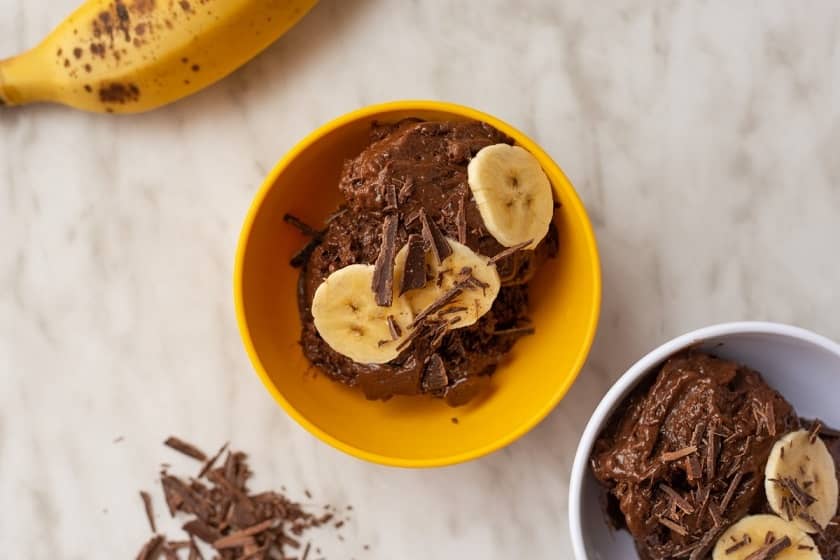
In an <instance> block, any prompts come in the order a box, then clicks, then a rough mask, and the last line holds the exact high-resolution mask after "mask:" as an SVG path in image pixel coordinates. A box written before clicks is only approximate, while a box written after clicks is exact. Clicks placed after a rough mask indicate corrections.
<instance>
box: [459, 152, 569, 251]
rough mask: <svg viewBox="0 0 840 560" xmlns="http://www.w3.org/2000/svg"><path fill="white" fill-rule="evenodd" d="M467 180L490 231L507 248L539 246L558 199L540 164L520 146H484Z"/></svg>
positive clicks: (470, 169)
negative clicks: (555, 198) (526, 243)
mask: <svg viewBox="0 0 840 560" xmlns="http://www.w3.org/2000/svg"><path fill="white" fill-rule="evenodd" d="M467 181H468V182H469V184H470V190H472V193H473V196H474V197H475V203H476V205H477V206H478V211H479V213H480V214H481V219H482V220H483V221H484V226H485V227H486V228H487V231H489V232H490V234H491V235H492V236H493V237H495V238H496V240H497V241H498V242H499V243H501V244H502V245H504V246H506V247H513V246H514V245H519V244H521V243H525V242H526V241H531V242H532V243H530V244H529V245H528V247H527V248H528V249H533V248H534V247H536V246H537V243H539V242H540V241H541V240H542V238H543V237H545V235H546V233H548V227H549V225H550V224H551V218H552V216H553V215H554V198H553V197H552V194H551V183H549V181H548V177H546V175H545V172H544V171H543V170H542V167H541V166H540V163H539V162H538V161H537V159H536V158H535V157H534V156H533V155H531V153H530V152H528V150H525V149H524V148H520V147H519V146H509V145H507V144H494V145H492V146H487V147H486V148H482V149H481V150H479V152H478V153H477V154H476V156H475V157H474V158H473V159H472V160H471V161H470V164H469V166H467Z"/></svg>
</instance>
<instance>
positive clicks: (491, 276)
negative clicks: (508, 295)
mask: <svg viewBox="0 0 840 560" xmlns="http://www.w3.org/2000/svg"><path fill="white" fill-rule="evenodd" d="M415 240H416V237H415V239H410V240H409V242H408V243H406V244H405V246H403V248H402V249H400V251H399V252H398V253H397V256H396V257H395V259H394V267H395V268H394V285H395V286H397V287H398V289H399V290H400V291H401V293H402V297H404V298H405V299H406V300H408V303H409V305H410V306H411V311H412V312H413V313H414V314H415V316H417V317H420V318H423V317H426V318H435V319H440V320H445V321H447V322H448V326H449V328H452V329H458V328H461V327H466V326H469V325H472V324H473V323H475V322H476V321H478V320H479V319H480V318H481V316H482V315H484V314H485V313H487V312H488V311H489V310H490V308H491V307H492V306H493V302H494V301H495V300H496V296H497V295H498V293H499V287H500V286H501V282H500V280H499V273H498V272H497V271H496V265H495V264H493V262H492V261H491V260H490V259H489V258H487V257H485V256H483V255H480V254H478V253H476V252H474V251H473V250H472V249H470V248H469V247H467V246H466V245H462V244H461V243H458V242H457V241H455V240H454V239H448V238H447V240H446V241H448V243H449V246H450V247H451V248H452V253H451V254H450V255H449V256H447V257H446V258H444V259H443V261H442V262H440V263H438V262H437V260H436V259H435V258H434V256H433V253H432V252H431V251H425V252H420V251H419V250H418V251H414V247H412V244H413V242H414V241H415ZM409 253H413V254H414V255H413V256H412V257H411V258H409ZM418 255H422V256H423V259H424V261H419V262H420V263H425V265H424V270H417V269H418V265H417V263H416V262H414V261H415V260H417V259H419V258H420V257H419V256H418ZM418 273H419V274H421V275H422V276H424V278H423V277H421V279H420V281H417V282H415V283H413V284H412V283H411V282H410V279H411V278H410V277H411V276H416V274H418ZM407 276H408V278H407ZM407 280H408V282H406V281H407ZM406 284H408V286H409V287H408V288H407V289H406V287H407V286H406ZM410 286H419V287H410ZM403 292H404V293H403Z"/></svg>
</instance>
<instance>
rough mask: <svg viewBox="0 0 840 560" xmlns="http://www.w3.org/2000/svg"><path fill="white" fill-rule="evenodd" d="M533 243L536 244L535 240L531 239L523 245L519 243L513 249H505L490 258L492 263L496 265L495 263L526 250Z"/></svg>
mask: <svg viewBox="0 0 840 560" xmlns="http://www.w3.org/2000/svg"><path fill="white" fill-rule="evenodd" d="M533 242H534V240H533V239H529V240H528V241H523V242H522V243H517V244H516V245H514V246H512V247H508V248H507V249H503V250H502V251H499V252H498V253H496V254H495V255H493V256H492V257H490V262H491V263H494V264H495V263H497V262H499V261H500V260H502V259H503V258H505V257H509V256H510V255H512V254H514V253H516V252H517V251H520V250H522V249H524V248H525V247H527V246H528V245H530V244H531V243H533Z"/></svg>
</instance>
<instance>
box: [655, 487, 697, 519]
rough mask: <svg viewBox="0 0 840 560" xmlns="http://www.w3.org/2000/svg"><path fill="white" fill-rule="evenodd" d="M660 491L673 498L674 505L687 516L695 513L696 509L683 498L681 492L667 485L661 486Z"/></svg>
mask: <svg viewBox="0 0 840 560" xmlns="http://www.w3.org/2000/svg"><path fill="white" fill-rule="evenodd" d="M659 489H660V490H662V491H663V492H665V493H666V494H668V497H669V498H671V500H672V502H673V504H674V505H675V506H676V507H678V508H680V509H681V510H683V511H684V512H685V513H687V514H689V515H690V514H692V513H694V507H693V506H692V505H691V504H690V503H688V500H686V499H685V498H684V497H682V496H681V495H680V494H679V492H677V491H676V490H674V489H673V488H671V487H670V486H668V485H667V484H660V485H659Z"/></svg>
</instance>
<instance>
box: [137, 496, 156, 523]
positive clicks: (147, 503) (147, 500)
mask: <svg viewBox="0 0 840 560" xmlns="http://www.w3.org/2000/svg"><path fill="white" fill-rule="evenodd" d="M140 499H142V500H143V509H144V510H146V519H148V520H149V527H150V528H151V529H152V533H157V527H156V526H155V512H154V510H153V509H152V497H151V496H150V495H149V493H148V492H146V491H145V490H141V491H140Z"/></svg>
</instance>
